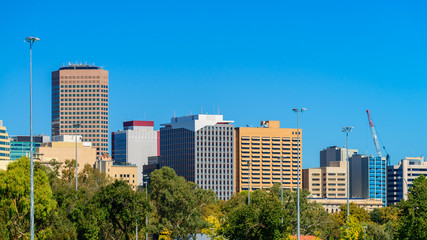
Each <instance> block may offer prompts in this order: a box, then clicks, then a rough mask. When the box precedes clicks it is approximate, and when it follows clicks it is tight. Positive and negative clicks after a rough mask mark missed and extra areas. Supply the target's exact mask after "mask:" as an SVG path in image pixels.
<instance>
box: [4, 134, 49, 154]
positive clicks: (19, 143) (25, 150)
mask: <svg viewBox="0 0 427 240" xmlns="http://www.w3.org/2000/svg"><path fill="white" fill-rule="evenodd" d="M10 140H11V141H10V159H11V160H16V159H19V158H21V157H22V156H25V157H30V151H31V146H30V145H31V139H30V136H13V137H10ZM47 142H50V137H49V136H46V135H36V136H33V154H34V153H35V152H36V148H38V147H40V145H41V144H42V143H47Z"/></svg>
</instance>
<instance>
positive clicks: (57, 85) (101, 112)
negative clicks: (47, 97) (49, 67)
mask: <svg viewBox="0 0 427 240" xmlns="http://www.w3.org/2000/svg"><path fill="white" fill-rule="evenodd" d="M108 94H109V92H108V71H107V70H104V69H101V68H100V67H96V66H89V65H87V64H73V65H68V66H65V67H61V68H59V70H57V71H54V72H52V137H53V136H58V135H70V134H78V135H81V136H82V137H83V141H84V142H91V143H92V146H93V147H94V148H95V151H96V154H97V157H101V155H102V154H103V153H108V121H109V119H108V108H109V104H108V103H109V102H108ZM75 124H81V126H80V127H78V128H74V125H75ZM75 131H76V132H75Z"/></svg>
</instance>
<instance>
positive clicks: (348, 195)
mask: <svg viewBox="0 0 427 240" xmlns="http://www.w3.org/2000/svg"><path fill="white" fill-rule="evenodd" d="M351 129H353V127H343V128H342V132H345V141H346V147H345V148H346V153H345V156H346V161H347V223H348V222H349V221H350V180H349V179H350V176H349V164H348V133H349V132H351Z"/></svg>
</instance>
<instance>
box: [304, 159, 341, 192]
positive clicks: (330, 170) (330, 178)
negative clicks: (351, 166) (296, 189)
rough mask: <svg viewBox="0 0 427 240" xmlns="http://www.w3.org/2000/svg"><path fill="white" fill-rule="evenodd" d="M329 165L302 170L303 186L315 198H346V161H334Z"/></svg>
mask: <svg viewBox="0 0 427 240" xmlns="http://www.w3.org/2000/svg"><path fill="white" fill-rule="evenodd" d="M328 164H329V166H328V167H319V168H308V169H303V170H302V187H303V188H305V189H307V190H308V191H310V193H311V196H312V197H313V198H346V197H347V166H346V162H344V161H333V162H329V163H328Z"/></svg>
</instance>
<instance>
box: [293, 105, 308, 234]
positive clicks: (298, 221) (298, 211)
mask: <svg viewBox="0 0 427 240" xmlns="http://www.w3.org/2000/svg"><path fill="white" fill-rule="evenodd" d="M306 110H307V109H306V108H300V109H299V108H294V109H292V111H294V112H296V113H297V142H298V148H297V159H298V168H297V172H298V174H297V179H298V181H297V240H300V236H301V220H300V196H299V195H300V194H299V192H300V191H299V186H300V183H299V182H300V177H299V175H300V173H299V172H300V170H299V169H300V160H299V145H300V144H299V135H300V133H299V113H300V112H301V113H302V112H304V111H306Z"/></svg>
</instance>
